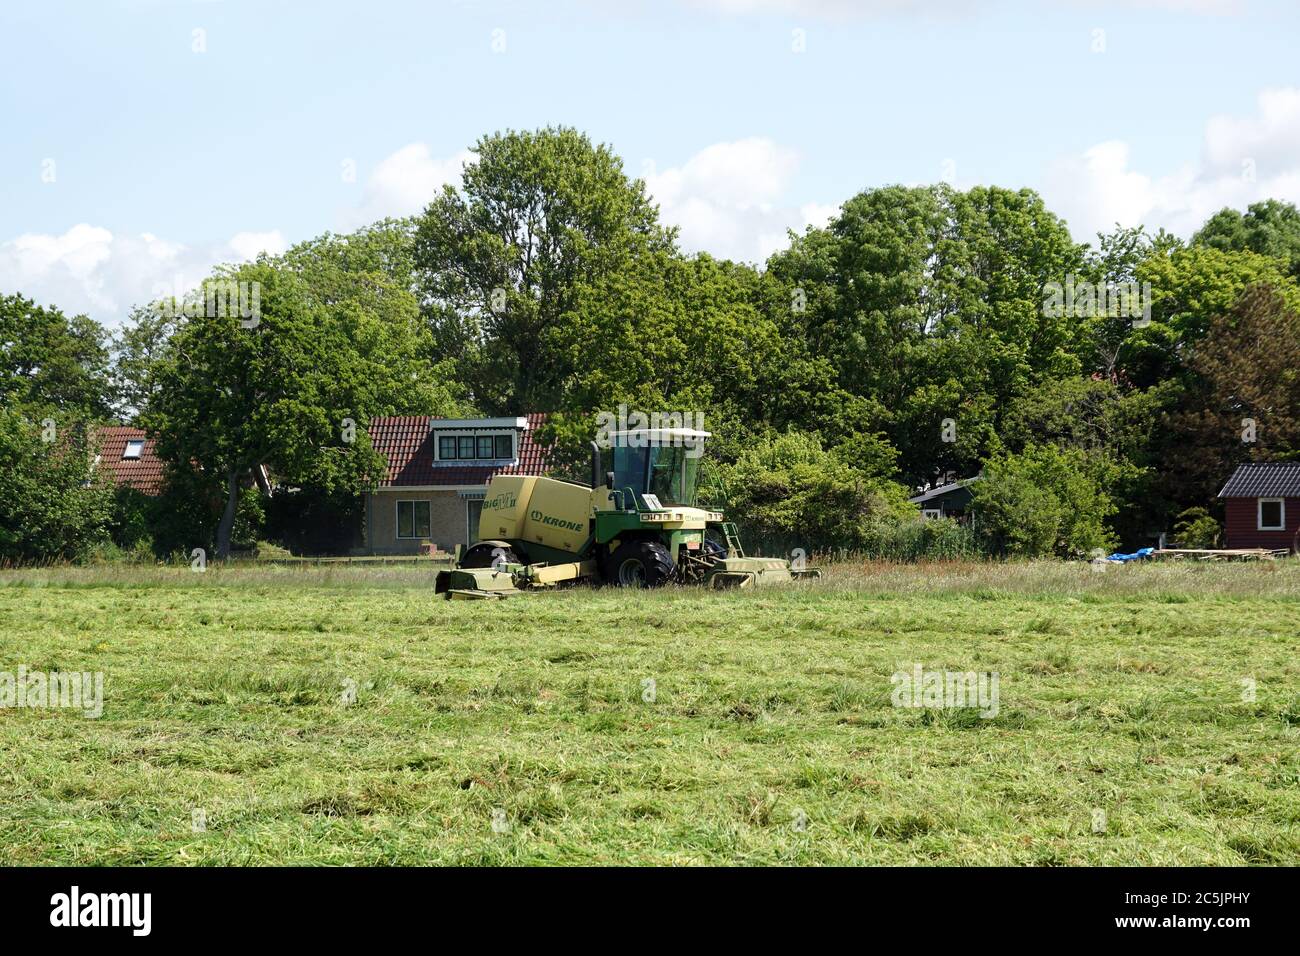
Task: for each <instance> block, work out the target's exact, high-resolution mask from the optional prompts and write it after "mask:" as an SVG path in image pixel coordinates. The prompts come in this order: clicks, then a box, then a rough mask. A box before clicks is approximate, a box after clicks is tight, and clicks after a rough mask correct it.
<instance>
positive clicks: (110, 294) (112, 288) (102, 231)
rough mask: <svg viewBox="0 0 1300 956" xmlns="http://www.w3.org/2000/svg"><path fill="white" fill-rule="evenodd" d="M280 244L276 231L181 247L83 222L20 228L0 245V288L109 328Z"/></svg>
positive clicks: (280, 249) (147, 235) (281, 247)
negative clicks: (52, 230) (137, 309)
mask: <svg viewBox="0 0 1300 956" xmlns="http://www.w3.org/2000/svg"><path fill="white" fill-rule="evenodd" d="M286 246H287V244H286V242H285V239H284V237H283V236H282V235H281V234H280V232H279V231H278V230H273V231H270V232H241V233H238V234H236V235H235V236H233V237H231V239H230V240H228V241H226V242H213V243H205V244H199V245H185V244H183V243H178V242H169V241H167V240H165V239H160V238H158V237H157V236H155V235H153V234H151V233H147V232H145V233H139V234H135V235H129V234H125V233H123V234H114V233H113V232H112V231H111V230H109V229H106V228H104V227H103V226H94V225H91V224H89V223H84V222H83V223H79V224H77V225H75V226H73V227H72V228H71V229H69V230H68V231H67V232H64V233H62V234H61V235H52V234H49V233H24V234H23V235H20V236H17V237H15V238H13V239H10V240H8V241H3V242H0V291H3V292H5V293H13V292H20V293H22V294H23V295H24V296H26V297H27V298H29V299H35V300H36V302H37V303H39V304H41V305H52V306H57V307H58V308H59V309H61V310H62V311H63V312H64V313H66V314H68V315H75V314H78V313H85V314H87V315H89V316H90V317H91V318H93V319H96V320H98V321H99V322H101V323H103V324H105V325H108V326H116V325H118V324H120V323H121V321H122V320H123V319H125V318H126V315H127V313H128V312H130V310H131V308H132V306H135V305H143V304H144V303H146V302H149V301H151V300H153V299H156V298H159V297H160V296H165V295H182V294H184V293H185V292H187V291H189V290H190V289H193V288H195V287H197V286H198V284H199V283H200V282H202V281H203V279H205V278H206V277H207V276H208V275H209V274H210V273H211V271H212V267H213V266H214V265H217V264H218V263H222V262H241V261H244V260H246V259H251V258H254V257H255V256H256V255H257V254H258V253H259V252H262V251H266V252H270V253H278V252H283V251H284V249H285V248H286Z"/></svg>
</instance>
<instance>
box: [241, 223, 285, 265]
mask: <svg viewBox="0 0 1300 956" xmlns="http://www.w3.org/2000/svg"><path fill="white" fill-rule="evenodd" d="M228 245H229V246H230V248H231V249H233V250H235V255H237V256H239V258H240V259H256V258H257V256H258V254H259V253H263V252H266V253H270V254H271V255H273V256H278V255H279V254H280V253H282V252H284V250H286V249H288V248H289V244H288V243H287V242H285V241H284V236H282V235H280V230H279V229H272V230H271V231H270V232H237V233H235V235H233V236H232V237H231V239H230V242H229V243H228Z"/></svg>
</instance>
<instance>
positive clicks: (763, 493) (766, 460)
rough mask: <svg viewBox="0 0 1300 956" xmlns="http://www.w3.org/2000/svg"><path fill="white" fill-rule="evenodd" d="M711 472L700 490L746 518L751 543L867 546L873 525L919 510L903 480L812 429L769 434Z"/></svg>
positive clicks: (731, 514) (742, 522)
mask: <svg viewBox="0 0 1300 956" xmlns="http://www.w3.org/2000/svg"><path fill="white" fill-rule="evenodd" d="M710 473H711V475H712V478H711V482H712V484H711V486H710V487H707V488H705V489H703V492H702V497H703V498H705V499H706V500H709V501H710V502H712V503H714V504H717V505H720V506H721V507H722V508H723V509H724V510H725V511H726V512H727V516H728V518H730V519H731V520H733V521H735V522H736V523H737V524H738V525H739V526H740V528H741V530H742V532H743V534H744V537H745V539H746V540H747V541H749V542H751V543H750V550H757V548H758V547H759V546H761V547H763V548H764V549H766V550H768V551H769V553H770V552H772V551H778V550H779V551H788V550H789V549H790V548H792V547H799V548H803V549H805V550H807V551H813V550H831V549H851V550H862V549H864V548H865V547H866V545H867V541H868V540H869V539H870V537H871V535H872V534H873V530H872V529H873V528H876V527H877V526H879V525H880V524H882V523H883V524H885V525H889V524H894V523H897V522H899V521H903V520H907V519H910V518H912V517H914V516H915V514H916V510H915V509H914V508H913V507H912V506H911V505H910V504H908V502H907V491H906V489H904V488H903V487H902V486H901V485H899V484H896V483H895V482H892V481H887V480H884V479H882V478H878V477H875V476H872V475H868V474H866V473H864V472H862V471H860V470H858V469H856V468H854V467H853V466H852V465H850V464H848V463H846V462H845V461H844V460H843V459H842V458H840V457H838V456H836V455H834V454H832V453H830V452H828V451H826V450H825V449H823V448H822V445H821V441H820V439H819V438H818V437H817V436H816V435H810V434H806V433H800V432H790V433H787V434H784V435H780V436H778V437H776V438H774V439H771V440H765V441H763V442H761V443H759V444H757V445H755V446H754V447H752V448H749V449H747V450H745V451H742V452H741V454H740V457H739V458H738V459H737V461H736V463H735V464H734V465H719V466H717V467H716V468H713V469H710Z"/></svg>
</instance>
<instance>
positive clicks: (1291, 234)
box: [1192, 199, 1300, 279]
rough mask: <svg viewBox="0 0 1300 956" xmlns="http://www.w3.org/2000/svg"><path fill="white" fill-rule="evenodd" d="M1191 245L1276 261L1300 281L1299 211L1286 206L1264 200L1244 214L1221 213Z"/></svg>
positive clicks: (1206, 225)
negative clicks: (1249, 254)
mask: <svg viewBox="0 0 1300 956" xmlns="http://www.w3.org/2000/svg"><path fill="white" fill-rule="evenodd" d="M1192 244H1193V245H1200V246H1207V247H1209V248H1211V249H1219V250H1221V251H1223V252H1254V253H1257V254H1259V255H1261V256H1268V257H1269V258H1272V259H1278V260H1280V261H1281V262H1282V263H1283V267H1284V268H1285V269H1286V270H1287V271H1288V272H1289V273H1290V274H1291V276H1292V277H1293V278H1295V279H1300V210H1297V209H1296V207H1295V206H1294V205H1292V204H1291V203H1289V202H1282V201H1280V200H1277V199H1266V200H1264V201H1263V202H1257V203H1252V204H1251V205H1250V206H1249V207H1248V208H1247V209H1246V211H1245V212H1244V213H1242V212H1239V211H1237V210H1236V209H1230V208H1225V209H1221V210H1220V211H1219V212H1216V213H1215V214H1214V215H1213V216H1211V217H1210V218H1209V219H1208V220H1206V223H1205V225H1204V226H1202V227H1201V229H1200V231H1199V232H1197V233H1196V235H1195V236H1193V237H1192Z"/></svg>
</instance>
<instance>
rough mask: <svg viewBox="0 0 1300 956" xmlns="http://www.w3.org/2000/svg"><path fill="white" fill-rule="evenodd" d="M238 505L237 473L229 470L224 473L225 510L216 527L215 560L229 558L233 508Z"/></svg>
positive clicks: (233, 521)
mask: <svg viewBox="0 0 1300 956" xmlns="http://www.w3.org/2000/svg"><path fill="white" fill-rule="evenodd" d="M238 504H239V472H238V471H237V470H236V469H234V468H231V469H230V470H229V471H227V472H226V510H225V511H223V512H222V513H221V524H219V525H217V560H219V561H224V560H226V558H228V557H230V532H231V529H232V528H234V526H235V506H236V505H238Z"/></svg>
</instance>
